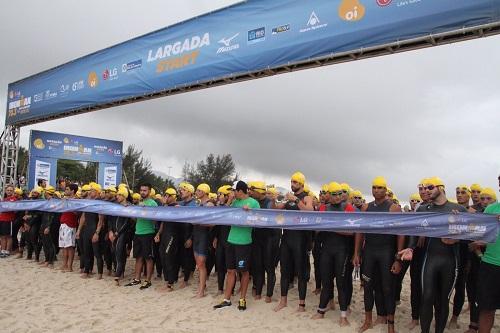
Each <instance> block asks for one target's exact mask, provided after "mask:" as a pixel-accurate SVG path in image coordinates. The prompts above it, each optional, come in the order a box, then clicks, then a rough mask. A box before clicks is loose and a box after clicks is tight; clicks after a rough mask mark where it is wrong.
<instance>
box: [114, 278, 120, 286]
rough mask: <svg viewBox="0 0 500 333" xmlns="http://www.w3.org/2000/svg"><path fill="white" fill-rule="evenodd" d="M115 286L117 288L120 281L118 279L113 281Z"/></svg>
mask: <svg viewBox="0 0 500 333" xmlns="http://www.w3.org/2000/svg"><path fill="white" fill-rule="evenodd" d="M115 286H117V287H119V286H120V280H119V279H115Z"/></svg>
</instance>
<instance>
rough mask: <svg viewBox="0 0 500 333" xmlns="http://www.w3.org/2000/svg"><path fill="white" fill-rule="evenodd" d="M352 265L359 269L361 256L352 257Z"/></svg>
mask: <svg viewBox="0 0 500 333" xmlns="http://www.w3.org/2000/svg"><path fill="white" fill-rule="evenodd" d="M352 265H353V266H354V267H359V266H361V258H360V256H358V255H354V256H353V257H352Z"/></svg>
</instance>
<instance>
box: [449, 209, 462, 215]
mask: <svg viewBox="0 0 500 333" xmlns="http://www.w3.org/2000/svg"><path fill="white" fill-rule="evenodd" d="M451 213H452V214H453V215H458V214H460V212H459V211H458V210H456V209H452V211H451Z"/></svg>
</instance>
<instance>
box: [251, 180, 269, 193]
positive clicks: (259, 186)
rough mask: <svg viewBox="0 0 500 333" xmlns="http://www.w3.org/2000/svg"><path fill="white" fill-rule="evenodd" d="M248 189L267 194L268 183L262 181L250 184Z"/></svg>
mask: <svg viewBox="0 0 500 333" xmlns="http://www.w3.org/2000/svg"><path fill="white" fill-rule="evenodd" d="M248 188H249V189H251V190H252V191H255V192H259V193H262V194H264V193H266V183H264V182H262V181H253V182H248Z"/></svg>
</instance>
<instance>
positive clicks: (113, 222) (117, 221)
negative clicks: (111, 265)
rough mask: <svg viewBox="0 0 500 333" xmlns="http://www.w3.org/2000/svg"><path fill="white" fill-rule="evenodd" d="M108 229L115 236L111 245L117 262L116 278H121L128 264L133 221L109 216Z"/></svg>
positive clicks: (122, 217) (127, 218)
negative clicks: (129, 239) (129, 240)
mask: <svg viewBox="0 0 500 333" xmlns="http://www.w3.org/2000/svg"><path fill="white" fill-rule="evenodd" d="M108 229H109V230H110V231H112V232H113V233H114V234H115V240H114V241H113V243H112V245H111V251H112V255H113V258H114V260H115V277H116V278H120V277H122V276H123V274H124V272H125V264H126V262H127V241H128V237H130V232H129V231H130V229H132V221H131V220H130V218H129V217H124V216H108Z"/></svg>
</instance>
